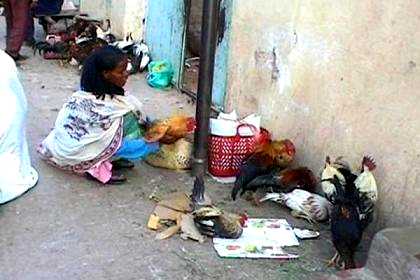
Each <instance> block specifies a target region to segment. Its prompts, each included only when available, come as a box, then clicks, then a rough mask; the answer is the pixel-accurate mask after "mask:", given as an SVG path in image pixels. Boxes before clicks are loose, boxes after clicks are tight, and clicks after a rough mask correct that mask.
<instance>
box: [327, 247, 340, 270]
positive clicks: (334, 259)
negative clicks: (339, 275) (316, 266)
mask: <svg viewBox="0 0 420 280" xmlns="http://www.w3.org/2000/svg"><path fill="white" fill-rule="evenodd" d="M339 261H340V254H339V253H338V252H337V251H336V252H335V255H334V257H332V259H331V260H328V261H327V266H328V267H331V266H336V265H337V264H338V263H339Z"/></svg>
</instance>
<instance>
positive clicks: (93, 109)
mask: <svg viewBox="0 0 420 280" xmlns="http://www.w3.org/2000/svg"><path fill="white" fill-rule="evenodd" d="M141 106H142V105H141V103H140V101H138V100H137V99H136V98H135V97H134V96H130V95H128V96H114V97H113V98H111V97H110V96H106V98H105V100H99V99H96V97H95V96H94V95H93V94H91V93H88V92H84V91H77V92H75V93H74V94H73V95H72V96H71V97H70V99H69V100H68V101H67V102H66V103H65V104H64V105H63V107H62V108H61V110H60V112H59V113H58V116H57V120H56V122H55V126H54V129H53V130H52V131H51V133H50V134H49V135H48V136H47V138H46V139H45V140H44V141H43V142H42V143H41V144H40V146H39V148H38V152H39V153H40V154H41V156H42V157H43V158H44V159H45V160H47V161H48V162H50V163H51V164H53V165H56V166H58V167H60V168H62V169H65V170H70V171H73V172H77V173H82V172H86V171H87V170H89V169H90V168H91V167H93V166H94V165H96V164H98V163H101V162H103V161H105V160H107V159H109V158H111V157H112V155H113V154H115V152H116V151H117V150H118V148H119V147H120V145H121V140H122V137H123V116H124V115H125V114H127V113H128V112H130V111H132V112H135V113H138V114H139V115H140V117H141Z"/></svg>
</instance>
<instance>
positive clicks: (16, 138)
mask: <svg viewBox="0 0 420 280" xmlns="http://www.w3.org/2000/svg"><path fill="white" fill-rule="evenodd" d="M0 65H1V67H2V72H1V75H0V99H1V102H0V204H3V203H6V202H9V201H10V200H13V199H15V198H17V197H19V196H21V195H22V194H23V193H25V192H26V191H28V190H29V189H31V188H32V187H34V186H35V184H36V183H37V181H38V173H37V172H36V170H35V169H34V168H32V166H31V161H30V157H29V151H28V144H27V142H26V133H25V120H26V111H27V103H26V97H25V93H24V92H23V88H22V85H21V83H20V81H19V78H18V71H17V69H16V65H15V62H14V61H13V59H11V58H10V56H8V55H7V54H6V53H5V52H4V51H2V50H0Z"/></svg>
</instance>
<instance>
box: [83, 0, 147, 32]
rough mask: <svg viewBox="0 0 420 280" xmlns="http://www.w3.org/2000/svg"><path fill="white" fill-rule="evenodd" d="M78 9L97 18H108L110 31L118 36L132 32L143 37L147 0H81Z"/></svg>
mask: <svg viewBox="0 0 420 280" xmlns="http://www.w3.org/2000/svg"><path fill="white" fill-rule="evenodd" d="M80 2H81V3H80V10H81V12H83V13H88V14H89V15H90V16H91V17H94V18H98V19H110V20H111V25H112V32H113V33H114V34H115V35H116V36H117V37H120V38H123V37H125V36H126V35H127V34H128V33H132V34H133V37H134V38H135V39H140V38H143V34H144V24H143V19H144V18H145V17H146V15H145V13H146V5H147V0H81V1H80Z"/></svg>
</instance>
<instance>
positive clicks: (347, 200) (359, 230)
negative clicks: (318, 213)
mask: <svg viewBox="0 0 420 280" xmlns="http://www.w3.org/2000/svg"><path fill="white" fill-rule="evenodd" d="M329 181H330V182H331V183H332V184H333V185H334V187H335V189H336V192H335V194H334V197H335V198H334V202H333V208H332V211H331V236H332V242H333V244H334V247H335V249H336V254H335V255H334V257H333V258H332V259H331V260H330V261H329V265H337V264H340V263H343V265H341V267H342V268H344V269H351V268H355V263H354V254H355V252H356V248H357V246H358V245H359V243H360V241H361V239H362V234H363V231H364V229H365V228H366V226H367V224H368V221H367V220H365V219H361V216H360V210H361V209H360V205H361V201H360V196H359V192H358V190H357V188H356V186H355V185H354V182H351V181H350V182H348V181H347V182H345V183H344V184H343V183H342V182H341V181H340V180H339V178H338V177H337V176H334V178H333V179H329Z"/></svg>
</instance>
